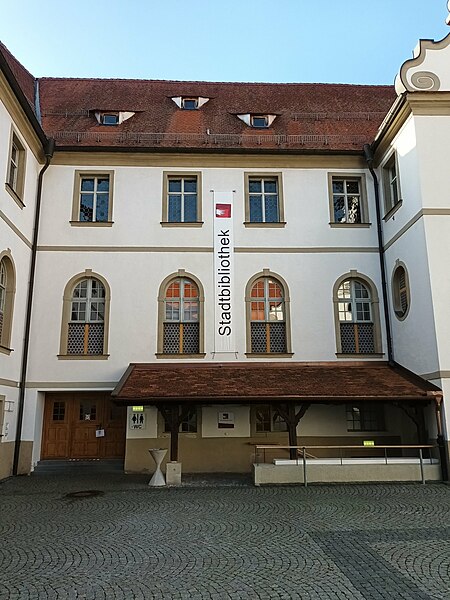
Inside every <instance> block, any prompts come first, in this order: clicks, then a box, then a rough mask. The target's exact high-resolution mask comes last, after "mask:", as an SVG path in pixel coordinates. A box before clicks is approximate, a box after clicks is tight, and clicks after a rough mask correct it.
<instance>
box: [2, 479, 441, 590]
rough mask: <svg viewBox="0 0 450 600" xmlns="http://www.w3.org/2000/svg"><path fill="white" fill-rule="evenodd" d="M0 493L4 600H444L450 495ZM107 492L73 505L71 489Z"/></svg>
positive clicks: (411, 490)
mask: <svg viewBox="0 0 450 600" xmlns="http://www.w3.org/2000/svg"><path fill="white" fill-rule="evenodd" d="M147 480H148V477H146V478H143V477H139V476H124V475H122V474H113V473H111V474H109V475H104V476H102V475H99V474H96V475H91V476H85V475H80V474H75V475H73V476H71V477H68V476H64V475H59V474H58V475H54V474H52V475H47V474H46V475H33V476H31V477H28V478H15V479H10V480H8V481H6V482H4V483H3V484H1V485H0V539H1V540H2V543H1V544H0V598H1V600H6V599H8V600H16V599H27V600H31V599H39V600H40V599H67V600H72V599H78V598H83V599H86V600H93V599H95V600H97V599H104V600H125V599H127V600H128V599H130V600H131V599H145V600H148V599H155V600H163V599H164V600H165V599H174V600H184V599H186V600H187V599H189V600H203V599H207V600H226V599H239V600H254V599H258V600H270V599H278V600H281V599H285V600H288V599H289V600H290V599H301V600H329V599H330V600H331V599H332V600H364V599H367V600H384V599H389V600H431V599H440V600H448V599H449V598H450V577H449V575H450V572H449V571H450V487H449V486H446V485H441V484H435V485H427V486H421V485H376V486H369V485H367V486H362V485H352V486H310V487H308V488H303V487H276V488H275V487H273V488H253V487H250V486H246V485H242V483H241V484H240V485H236V486H233V485H232V484H231V483H230V482H228V484H227V485H224V486H222V487H220V486H214V487H211V486H206V487H205V486H203V487H195V485H193V484H192V483H191V484H190V486H188V487H183V488H178V489H150V488H148V487H147V485H146V483H147ZM92 489H93V490H101V491H102V492H103V495H99V496H96V497H90V498H89V497H86V498H80V499H73V498H72V499H68V498H66V497H65V495H66V494H67V493H70V492H77V491H83V490H92Z"/></svg>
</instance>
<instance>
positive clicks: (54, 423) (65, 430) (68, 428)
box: [42, 392, 126, 459]
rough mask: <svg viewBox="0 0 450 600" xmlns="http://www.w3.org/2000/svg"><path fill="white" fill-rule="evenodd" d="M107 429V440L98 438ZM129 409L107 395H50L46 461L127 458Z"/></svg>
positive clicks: (45, 427)
mask: <svg viewBox="0 0 450 600" xmlns="http://www.w3.org/2000/svg"><path fill="white" fill-rule="evenodd" d="M97 429H104V430H105V435H104V437H99V438H97V437H96V431H97ZM125 430H126V408H125V407H121V406H120V407H117V406H116V405H115V404H114V403H113V402H112V400H111V397H110V395H109V394H108V393H105V392H79V393H72V394H47V397H46V401H45V409H44V425H43V435H42V458H43V459H45V458H84V459H91V458H92V459H97V458H123V457H124V455H125Z"/></svg>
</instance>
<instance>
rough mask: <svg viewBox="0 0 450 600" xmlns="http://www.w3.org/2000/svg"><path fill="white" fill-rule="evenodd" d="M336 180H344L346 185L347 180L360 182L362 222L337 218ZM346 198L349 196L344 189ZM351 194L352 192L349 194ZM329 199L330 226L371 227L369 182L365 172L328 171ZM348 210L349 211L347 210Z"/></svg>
mask: <svg viewBox="0 0 450 600" xmlns="http://www.w3.org/2000/svg"><path fill="white" fill-rule="evenodd" d="M335 181H343V182H344V185H345V182H346V181H358V184H359V197H360V213H361V222H360V223H349V222H347V221H346V222H343V223H341V222H339V221H336V220H335V213H334V196H335V195H336V194H334V192H333V183H334V182H335ZM339 195H344V196H345V198H347V194H346V192H345V191H344V194H339ZM349 195H351V194H349ZM328 199H329V205H330V227H344V228H345V227H353V228H358V227H370V226H371V222H370V220H369V205H368V200H367V183H366V175H365V173H351V172H348V173H342V172H341V173H338V172H332V173H328ZM347 212H348V211H347Z"/></svg>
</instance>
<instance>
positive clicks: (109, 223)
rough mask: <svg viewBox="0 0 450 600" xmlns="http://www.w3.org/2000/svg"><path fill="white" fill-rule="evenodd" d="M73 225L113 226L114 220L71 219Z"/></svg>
mask: <svg viewBox="0 0 450 600" xmlns="http://www.w3.org/2000/svg"><path fill="white" fill-rule="evenodd" d="M69 223H70V224H71V225H72V227H112V226H113V224H114V221H69Z"/></svg>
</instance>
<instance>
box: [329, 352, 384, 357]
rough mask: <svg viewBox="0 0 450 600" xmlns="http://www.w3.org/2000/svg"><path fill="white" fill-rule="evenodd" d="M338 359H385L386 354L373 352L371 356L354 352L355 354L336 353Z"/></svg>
mask: <svg viewBox="0 0 450 600" xmlns="http://www.w3.org/2000/svg"><path fill="white" fill-rule="evenodd" d="M336 356H337V357H338V358H361V357H363V358H383V356H384V352H371V353H370V354H367V353H364V352H358V353H357V352H354V353H353V354H344V353H342V352H336Z"/></svg>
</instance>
